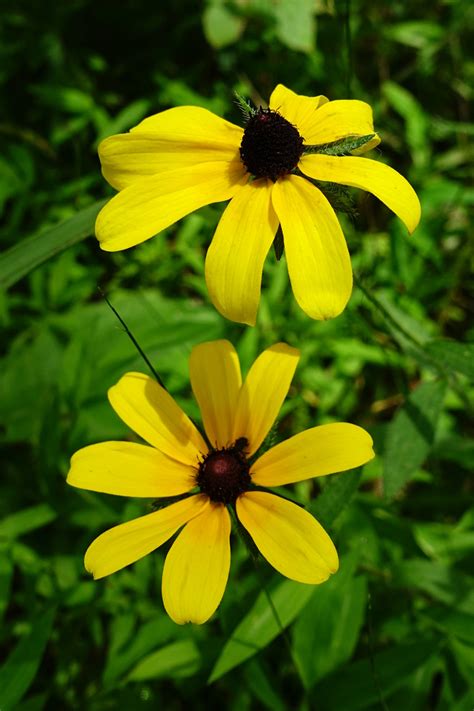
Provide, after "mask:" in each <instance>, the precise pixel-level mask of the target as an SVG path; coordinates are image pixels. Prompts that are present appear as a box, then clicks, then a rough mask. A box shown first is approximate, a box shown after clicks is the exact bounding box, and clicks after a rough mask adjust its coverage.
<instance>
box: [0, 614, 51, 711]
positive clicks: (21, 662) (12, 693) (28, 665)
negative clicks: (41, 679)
mask: <svg viewBox="0 0 474 711" xmlns="http://www.w3.org/2000/svg"><path fill="white" fill-rule="evenodd" d="M54 615H55V610H54V609H51V610H48V611H47V612H45V613H43V614H42V615H41V616H40V617H38V618H36V620H35V622H34V624H33V625H32V627H31V631H30V632H29V634H27V635H25V636H24V637H23V638H22V639H21V640H20V641H19V642H18V644H17V645H16V647H15V649H14V650H13V652H12V653H11V654H10V656H9V657H8V659H7V660H6V662H5V664H4V665H3V666H2V667H1V669H0V709H1V710H2V711H10V709H14V708H15V707H16V705H17V704H18V702H19V701H20V699H21V698H22V697H23V695H24V694H25V693H26V692H27V691H28V688H29V686H30V684H31V683H32V681H33V679H34V678H35V675H36V672H37V670H38V667H39V665H40V663H41V659H42V657H43V653H44V650H45V647H46V643H47V641H48V639H49V635H50V632H51V628H52V625H53V620H54Z"/></svg>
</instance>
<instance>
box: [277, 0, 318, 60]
mask: <svg viewBox="0 0 474 711" xmlns="http://www.w3.org/2000/svg"><path fill="white" fill-rule="evenodd" d="M274 13H275V19H276V33H277V36H278V39H279V40H280V41H281V42H282V43H283V44H285V45H286V46H287V47H289V48H290V49H296V50H299V51H300V52H307V53H309V52H313V51H314V38H315V34H316V20H315V16H314V2H313V0H279V2H278V3H276V6H275V10H274Z"/></svg>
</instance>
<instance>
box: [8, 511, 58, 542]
mask: <svg viewBox="0 0 474 711" xmlns="http://www.w3.org/2000/svg"><path fill="white" fill-rule="evenodd" d="M56 516H57V514H56V512H55V511H54V510H53V509H52V508H51V507H50V506H48V504H38V505H37V506H30V507H29V508H27V509H23V510H22V511H16V512H15V513H13V514H10V516H6V517H5V518H4V519H3V521H2V522H1V523H0V538H7V539H14V538H18V536H23V535H24V534H25V533H30V532H31V531H34V530H36V529H37V528H41V527H42V526H46V525H47V524H48V523H51V521H54V519H55V518H56Z"/></svg>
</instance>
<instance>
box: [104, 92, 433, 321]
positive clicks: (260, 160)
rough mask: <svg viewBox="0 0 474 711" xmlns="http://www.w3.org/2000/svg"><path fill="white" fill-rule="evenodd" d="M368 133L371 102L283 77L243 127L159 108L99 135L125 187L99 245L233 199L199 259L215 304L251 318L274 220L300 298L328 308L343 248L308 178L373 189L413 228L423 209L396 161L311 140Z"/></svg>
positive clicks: (308, 306) (112, 246) (340, 288)
mask: <svg viewBox="0 0 474 711" xmlns="http://www.w3.org/2000/svg"><path fill="white" fill-rule="evenodd" d="M370 134H373V138H372V139H371V140H368V141H367V142H366V143H365V144H364V145H363V146H361V147H360V148H359V149H358V151H357V152H358V153H363V152H365V151H367V150H369V149H370V148H373V147H374V146H375V145H377V144H378V143H379V142H380V139H379V138H378V136H377V135H376V134H374V127H373V121H372V110H371V108H370V106H369V105H368V104H366V103H364V102H362V101H328V100H327V99H326V98H325V97H324V96H316V97H309V96H299V95H298V94H295V93H294V92H293V91H291V90H290V89H287V88H286V87H285V86H283V85H282V84H279V85H278V86H277V87H276V89H275V90H274V91H273V93H272V95H271V97H270V108H269V109H261V108H260V109H259V110H258V111H256V112H254V113H253V114H252V115H251V117H250V118H249V120H248V122H247V124H246V128H245V130H244V129H242V128H239V127H238V126H235V125H234V124H232V123H229V122H228V121H225V120H224V119H222V118H219V117H218V116H215V115H214V114H212V113H211V112H210V111H207V110H206V109H203V108H199V107H196V106H182V107H177V108H173V109H169V110H168V111H163V112H162V113H159V114H156V115H155V116H150V117H149V118H147V119H145V120H144V121H142V122H141V123H140V124H139V125H138V126H136V127H135V128H133V129H132V130H131V131H130V133H127V134H122V135H118V136H111V137H110V138H107V139H106V140H105V141H103V142H102V143H101V144H100V147H99V154H100V159H101V162H102V171H103V174H104V177H105V178H106V180H108V182H109V183H110V184H111V185H112V186H113V187H114V188H116V189H117V190H119V191H120V192H119V193H118V195H116V196H115V197H113V198H112V200H110V202H109V203H108V204H107V205H106V206H105V207H104V208H103V209H102V211H101V212H100V213H99V216H98V219H97V223H96V234H97V238H98V239H99V241H100V244H101V247H102V249H104V250H106V251H111V252H114V251H117V250H121V249H127V248H128V247H133V246H134V245H136V244H139V243H140V242H143V241H144V240H147V239H149V238H150V237H152V236H153V235H155V234H157V233H158V232H161V230H163V229H165V228H166V227H169V226H170V225H172V224H173V223H174V222H176V221H177V220H179V219H181V218H182V217H184V215H187V214H189V213H190V212H193V211H194V210H197V209H198V208H200V207H203V206H204V205H208V204H210V203H214V202H221V201H223V200H229V199H231V202H230V203H229V205H228V206H227V208H226V210H225V212H224V214H223V216H222V218H221V220H220V222H219V225H218V227H217V230H216V232H215V234H214V237H213V240H212V243H211V246H210V247H209V250H208V253H207V258H206V281H207V287H208V290H209V294H210V296H211V299H212V301H213V303H214V305H215V307H216V308H217V309H218V310H219V311H220V312H221V313H222V314H223V315H224V316H226V317H227V318H229V319H231V320H233V321H238V322H241V323H247V324H250V325H252V326H253V325H254V324H255V319H256V314H257V309H258V303H259V299H260V285H261V279H262V270H263V264H264V261H265V258H266V255H267V253H268V250H269V249H270V247H271V245H272V242H273V240H274V238H275V234H276V231H277V228H278V225H279V224H280V225H281V228H282V231H283V238H284V245H285V254H286V260H287V263H288V271H289V275H290V280H291V284H292V288H293V292H294V295H295V298H296V300H297V302H298V304H299V305H300V306H301V308H302V309H303V311H305V312H306V313H307V314H308V316H310V317H311V318H315V319H327V318H333V317H334V316H337V315H338V314H340V313H341V311H342V310H343V309H344V307H345V305H346V304H347V301H348V300H349V297H350V294H351V290H352V270H351V264H350V257H349V252H348V250H347V246H346V242H345V239H344V235H343V233H342V230H341V227H340V225H339V222H338V220H337V217H336V215H335V213H334V210H333V208H332V207H331V205H330V204H329V202H328V201H327V199H326V197H325V196H324V195H323V193H322V192H321V190H319V189H318V188H317V187H316V186H315V185H314V184H312V183H311V182H310V180H307V179H306V178H309V179H314V180H317V181H329V182H332V183H341V184H342V185H349V186H353V187H357V188H362V189H363V190H368V191H369V192H371V193H373V194H374V195H376V196H377V197H378V198H379V200H381V201H382V202H384V203H385V204H386V205H387V206H388V207H389V208H390V209H391V210H393V212H395V213H396V214H397V215H398V216H399V217H400V219H401V220H402V221H403V222H404V223H405V225H406V226H407V228H408V230H409V231H410V232H412V231H413V230H414V229H415V227H416V226H417V224H418V222H419V219H420V204H419V201H418V198H417V196H416V194H415V192H414V190H413V188H412V187H411V186H410V185H409V183H408V182H407V181H406V180H405V179H404V178H403V177H402V176H401V175H400V174H399V173H397V172H396V171H395V170H393V169H392V168H389V167H388V166H387V165H384V164H383V163H378V162H376V161H373V160H368V159H367V158H359V157H355V156H353V155H351V156H345V157H341V156H335V155H325V154H322V153H315V152H312V151H313V150H316V149H311V152H308V149H307V148H306V147H307V146H321V145H323V144H328V143H332V142H334V141H339V140H340V139H343V138H347V137H348V136H351V137H362V136H368V135H370ZM354 152H355V151H354Z"/></svg>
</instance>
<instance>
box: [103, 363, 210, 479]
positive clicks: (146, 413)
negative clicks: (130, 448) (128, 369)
mask: <svg viewBox="0 0 474 711" xmlns="http://www.w3.org/2000/svg"><path fill="white" fill-rule="evenodd" d="M108 396H109V401H110V404H111V405H112V407H113V408H114V410H115V412H116V413H117V415H118V416H119V417H120V419H121V420H123V421H124V422H125V424H126V425H128V426H129V427H130V429H132V430H133V431H134V432H136V433H137V434H138V435H140V437H143V439H144V440H145V441H146V442H148V443H149V444H151V445H153V447H156V448H157V449H159V450H160V452H163V453H164V454H167V455H168V457H172V459H177V460H178V462H184V464H190V465H191V466H193V465H196V464H197V462H198V460H199V458H200V456H201V455H202V454H204V453H206V452H207V450H208V446H207V445H206V443H205V441H204V439H203V438H202V436H201V435H200V434H199V432H198V431H197V429H196V427H195V426H194V425H193V423H192V422H191V420H190V419H189V417H188V416H187V415H185V413H184V412H183V411H182V409H181V408H180V407H179V405H178V404H177V403H176V402H175V401H174V400H173V398H172V397H171V395H170V394H169V393H167V392H166V390H165V389H164V388H162V387H161V385H158V383H157V382H156V381H155V380H153V379H152V378H149V377H148V376H147V375H143V373H126V374H125V375H124V376H123V377H122V378H120V380H119V381H118V383H117V384H116V385H114V386H113V387H111V388H110V389H109V392H108Z"/></svg>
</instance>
